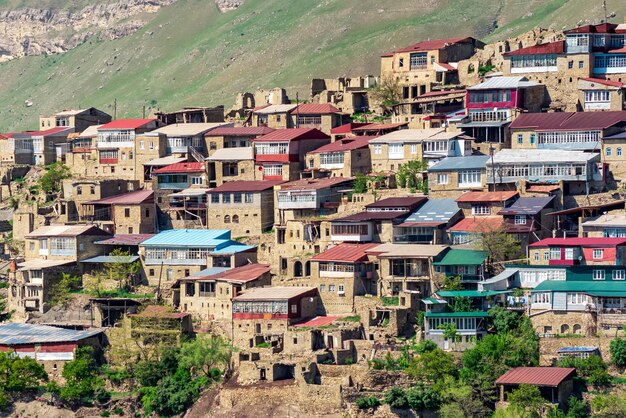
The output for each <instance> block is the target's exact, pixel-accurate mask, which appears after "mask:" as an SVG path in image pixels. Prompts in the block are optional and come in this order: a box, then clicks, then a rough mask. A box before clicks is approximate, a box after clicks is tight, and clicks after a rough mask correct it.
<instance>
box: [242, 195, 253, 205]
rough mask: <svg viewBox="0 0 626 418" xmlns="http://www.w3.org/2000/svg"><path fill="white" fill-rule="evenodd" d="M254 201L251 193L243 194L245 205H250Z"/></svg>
mask: <svg viewBox="0 0 626 418" xmlns="http://www.w3.org/2000/svg"><path fill="white" fill-rule="evenodd" d="M253 199H254V195H253V194H252V193H245V194H244V202H245V203H252V201H253Z"/></svg>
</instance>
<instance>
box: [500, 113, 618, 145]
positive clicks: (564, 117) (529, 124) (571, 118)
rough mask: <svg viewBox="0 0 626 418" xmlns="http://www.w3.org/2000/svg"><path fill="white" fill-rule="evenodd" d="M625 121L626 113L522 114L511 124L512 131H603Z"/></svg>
mask: <svg viewBox="0 0 626 418" xmlns="http://www.w3.org/2000/svg"><path fill="white" fill-rule="evenodd" d="M624 121H626V111H607V112H551V113H522V114H521V115H519V116H518V117H517V118H516V119H515V120H514V121H513V122H512V123H511V125H510V129H511V130H516V129H534V130H536V131H575V130H581V129H582V130H602V129H606V128H609V127H611V126H613V125H616V124H618V123H620V122H624ZM541 151H544V150H541Z"/></svg>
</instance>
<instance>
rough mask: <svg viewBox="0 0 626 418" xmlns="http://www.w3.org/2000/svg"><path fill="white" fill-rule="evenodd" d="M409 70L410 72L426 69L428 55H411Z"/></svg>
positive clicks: (419, 53)
mask: <svg viewBox="0 0 626 418" xmlns="http://www.w3.org/2000/svg"><path fill="white" fill-rule="evenodd" d="M410 59H411V61H410V68H411V70H421V69H426V65H427V64H428V54H427V53H426V52H418V53H414V54H411V58H410Z"/></svg>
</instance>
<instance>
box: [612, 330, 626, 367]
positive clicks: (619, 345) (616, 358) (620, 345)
mask: <svg viewBox="0 0 626 418" xmlns="http://www.w3.org/2000/svg"><path fill="white" fill-rule="evenodd" d="M609 351H610V352H611V361H613V364H615V365H616V366H619V367H624V366H626V340H625V339H623V338H619V337H618V338H615V339H613V340H612V341H611V344H610V345H609Z"/></svg>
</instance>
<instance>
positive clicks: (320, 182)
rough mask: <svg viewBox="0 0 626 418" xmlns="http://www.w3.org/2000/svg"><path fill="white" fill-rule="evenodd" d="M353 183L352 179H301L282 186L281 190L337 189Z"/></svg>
mask: <svg viewBox="0 0 626 418" xmlns="http://www.w3.org/2000/svg"><path fill="white" fill-rule="evenodd" d="M351 181H353V179H352V178H351V177H323V178H318V179H300V180H294V181H290V182H287V183H282V184H281V185H280V190H281V191H284V190H319V189H325V188H327V187H336V186H339V185H340V184H347V183H349V182H351Z"/></svg>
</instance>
